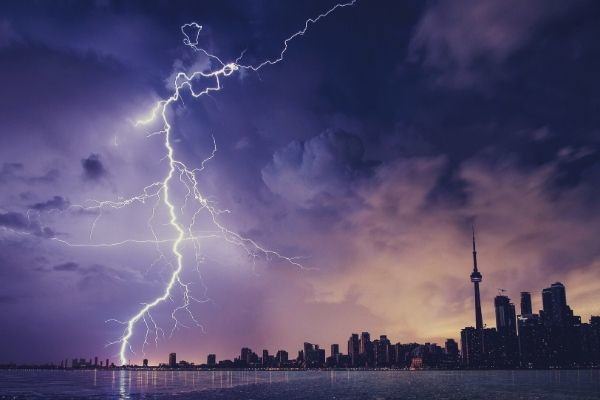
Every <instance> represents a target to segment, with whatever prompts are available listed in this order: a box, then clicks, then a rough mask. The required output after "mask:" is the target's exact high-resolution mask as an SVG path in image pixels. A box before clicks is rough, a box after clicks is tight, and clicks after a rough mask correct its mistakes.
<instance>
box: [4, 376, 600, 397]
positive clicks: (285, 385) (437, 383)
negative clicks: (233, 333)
mask: <svg viewBox="0 0 600 400" xmlns="http://www.w3.org/2000/svg"><path fill="white" fill-rule="evenodd" d="M30 398H32V399H33V398H37V399H46V398H47V399H83V398H95V399H166V398H177V399H207V400H211V399H257V400H258V399H285V400H292V399H316V400H319V399H347V400H363V399H374V400H375V399H377V400H379V399H381V400H383V399H446V400H455V399H456V400H458V399H503V400H504V399H506V400H515V399H521V400H530V399H531V400H534V399H538V400H540V399H556V400H559V399H567V400H569V399H573V400H575V399H577V400H581V399H600V371H598V370H582V371H419V372H416V371H415V372H412V371H291V372H285V371H273V372H269V371H234V372H229V371H216V372H206V371H76V370H74V371H59V370H57V371H51V370H9V371H6V370H5V371H0V399H2V400H4V399H30Z"/></svg>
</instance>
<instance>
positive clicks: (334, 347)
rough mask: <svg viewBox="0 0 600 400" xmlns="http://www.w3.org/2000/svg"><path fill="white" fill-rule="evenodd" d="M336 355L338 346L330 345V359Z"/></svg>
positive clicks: (338, 349) (338, 351)
mask: <svg viewBox="0 0 600 400" xmlns="http://www.w3.org/2000/svg"><path fill="white" fill-rule="evenodd" d="M338 354H340V345H339V344H336V343H334V344H332V345H331V357H335V356H337V355H338Z"/></svg>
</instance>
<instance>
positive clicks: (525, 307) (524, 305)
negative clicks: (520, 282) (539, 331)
mask: <svg viewBox="0 0 600 400" xmlns="http://www.w3.org/2000/svg"><path fill="white" fill-rule="evenodd" d="M532 314H533V307H532V306H531V293H529V292H521V315H522V316H524V317H526V316H528V315H532Z"/></svg>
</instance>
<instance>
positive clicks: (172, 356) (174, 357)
mask: <svg viewBox="0 0 600 400" xmlns="http://www.w3.org/2000/svg"><path fill="white" fill-rule="evenodd" d="M169 367H170V368H177V354H176V353H171V354H169Z"/></svg>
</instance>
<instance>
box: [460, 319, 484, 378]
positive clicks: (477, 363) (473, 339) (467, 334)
mask: <svg viewBox="0 0 600 400" xmlns="http://www.w3.org/2000/svg"><path fill="white" fill-rule="evenodd" d="M460 348H461V355H462V362H463V364H464V365H465V366H466V367H468V368H479V367H481V366H482V365H483V330H482V329H477V328H473V327H472V326H470V327H467V328H463V330H461V331H460Z"/></svg>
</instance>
